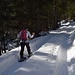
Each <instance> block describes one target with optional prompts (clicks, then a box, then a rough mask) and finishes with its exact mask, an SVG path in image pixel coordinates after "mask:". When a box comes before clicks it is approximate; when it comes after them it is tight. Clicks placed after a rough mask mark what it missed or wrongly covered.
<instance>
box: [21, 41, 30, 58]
mask: <svg viewBox="0 0 75 75" xmlns="http://www.w3.org/2000/svg"><path fill="white" fill-rule="evenodd" d="M25 46H26V48H27V51H28V54H29V55H30V54H31V50H30V46H29V43H24V42H21V51H20V58H23V52H24V47H25Z"/></svg>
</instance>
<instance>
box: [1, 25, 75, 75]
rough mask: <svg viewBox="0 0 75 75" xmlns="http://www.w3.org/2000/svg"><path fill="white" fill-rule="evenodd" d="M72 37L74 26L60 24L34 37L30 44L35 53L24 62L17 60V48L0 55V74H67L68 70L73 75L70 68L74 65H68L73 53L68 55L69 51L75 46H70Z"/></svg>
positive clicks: (73, 36)
mask: <svg viewBox="0 0 75 75" xmlns="http://www.w3.org/2000/svg"><path fill="white" fill-rule="evenodd" d="M74 38H75V26H71V25H68V26H61V27H60V28H59V29H58V30H55V31H51V32H50V34H48V35H46V36H43V37H39V38H35V39H33V40H32V41H31V42H30V46H31V49H32V51H33V52H34V51H36V53H35V54H34V55H33V56H32V57H31V58H29V59H28V60H27V61H26V62H25V61H24V62H22V63H19V62H17V58H18V55H19V48H16V49H14V50H12V51H10V52H8V53H6V54H4V55H2V56H0V75H42V74H43V75H68V72H69V75H74V74H73V71H72V69H71V68H73V70H74V65H71V66H70V64H71V63H72V62H71V59H72V57H73V56H74V55H73V56H72V57H70V53H69V52H70V50H72V48H75V47H72V45H73V42H74ZM71 47H72V48H71ZM67 52H68V53H67ZM67 55H68V56H67ZM69 57H70V58H69ZM68 60H69V61H70V62H69V65H67V64H68V62H67V61H68Z"/></svg>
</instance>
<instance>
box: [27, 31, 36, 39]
mask: <svg viewBox="0 0 75 75" xmlns="http://www.w3.org/2000/svg"><path fill="white" fill-rule="evenodd" d="M27 32H28V36H29V38H33V37H34V35H35V33H32V35H31V34H30V32H29V31H27Z"/></svg>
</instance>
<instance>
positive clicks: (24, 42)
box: [17, 27, 35, 60]
mask: <svg viewBox="0 0 75 75" xmlns="http://www.w3.org/2000/svg"><path fill="white" fill-rule="evenodd" d="M34 35H35V33H32V35H31V34H30V32H29V31H28V29H27V28H26V27H24V28H23V29H22V30H21V31H20V32H19V34H18V35H17V37H18V38H20V45H21V50H20V59H21V60H24V59H26V57H24V56H23V55H24V54H23V53H24V47H25V46H26V48H27V52H28V54H29V56H28V57H30V56H31V55H32V52H31V49H30V46H29V38H33V37H34Z"/></svg>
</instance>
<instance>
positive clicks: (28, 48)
mask: <svg viewBox="0 0 75 75" xmlns="http://www.w3.org/2000/svg"><path fill="white" fill-rule="evenodd" d="M25 45H26V48H27V51H28V54H29V56H31V54H32V52H31V49H30V46H29V43H26V44H25Z"/></svg>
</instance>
